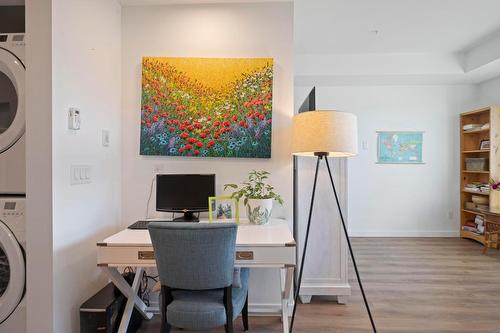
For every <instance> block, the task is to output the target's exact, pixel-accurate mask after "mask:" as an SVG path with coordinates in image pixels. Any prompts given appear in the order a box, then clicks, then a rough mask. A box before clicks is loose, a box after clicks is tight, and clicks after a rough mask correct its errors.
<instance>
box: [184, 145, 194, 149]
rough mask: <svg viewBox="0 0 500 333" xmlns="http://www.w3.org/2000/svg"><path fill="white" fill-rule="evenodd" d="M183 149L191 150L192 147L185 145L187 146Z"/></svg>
mask: <svg viewBox="0 0 500 333" xmlns="http://www.w3.org/2000/svg"><path fill="white" fill-rule="evenodd" d="M184 148H185V149H186V150H191V149H193V146H192V145H190V144H187V145H185V146H184Z"/></svg>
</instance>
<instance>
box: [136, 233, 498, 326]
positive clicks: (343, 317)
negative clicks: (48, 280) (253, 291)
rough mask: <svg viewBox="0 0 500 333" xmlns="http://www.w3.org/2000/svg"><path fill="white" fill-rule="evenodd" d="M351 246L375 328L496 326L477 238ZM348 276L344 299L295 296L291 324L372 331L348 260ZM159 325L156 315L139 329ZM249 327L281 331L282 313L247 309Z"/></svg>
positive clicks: (493, 261)
mask: <svg viewBox="0 0 500 333" xmlns="http://www.w3.org/2000/svg"><path fill="white" fill-rule="evenodd" d="M353 246H354V251H355V254H356V258H357V262H358V266H359V269H360V274H361V277H362V279H363V283H364V286H365V291H366V293H367V296H368V299H369V302H370V305H371V307H372V311H373V314H374V317H375V321H376V324H377V327H378V331H379V332H398V333H399V332H433V333H434V332H436V333H437V332H439V333H445V332H463V333H472V332H477V333H479V332H491V333H499V332H500V252H499V251H497V250H490V251H489V253H488V254H487V255H483V254H481V250H482V246H481V245H480V244H478V243H475V242H473V241H469V240H463V239H453V238H445V239H441V238H357V239H354V240H353ZM350 277H351V278H350V280H351V286H352V287H353V296H352V297H351V298H350V301H349V304H347V305H339V304H336V303H334V302H331V301H330V300H326V299H322V298H316V299H315V298H313V301H312V303H311V304H300V305H299V308H298V310H297V313H298V316H297V318H296V325H295V328H296V329H295V330H294V332H297V333H299V332H302V333H306V332H307V333H323V332H324V333H329V332H371V329H370V326H369V321H368V318H367V316H366V312H365V309H364V307H363V302H362V298H361V294H360V292H359V288H358V286H357V283H356V280H355V279H354V274H353V271H352V267H351V273H350ZM159 327H160V326H159V318H157V316H155V319H153V320H152V321H150V322H147V323H144V324H143V327H142V329H141V330H140V331H139V332H141V333H146V332H151V333H152V332H159ZM223 331H224V330H223V329H217V330H212V331H209V332H211V333H215V332H223ZM239 331H242V324H241V320H240V319H238V320H237V321H235V332H239ZM176 332H185V331H176ZM250 332H253V333H264V332H266V333H274V332H276V333H278V332H282V331H281V324H280V320H279V318H278V317H250Z"/></svg>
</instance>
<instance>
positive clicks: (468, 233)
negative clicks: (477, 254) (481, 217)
mask: <svg viewBox="0 0 500 333" xmlns="http://www.w3.org/2000/svg"><path fill="white" fill-rule="evenodd" d="M460 237H462V238H469V239H473V240H475V241H477V242H479V243H481V244H484V235H480V234H476V233H475V232H472V231H466V230H461V231H460Z"/></svg>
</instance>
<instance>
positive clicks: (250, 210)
mask: <svg viewBox="0 0 500 333" xmlns="http://www.w3.org/2000/svg"><path fill="white" fill-rule="evenodd" d="M272 210H273V199H248V203H247V217H248V220H249V221H250V223H254V224H267V223H269V218H270V217H271V211H272Z"/></svg>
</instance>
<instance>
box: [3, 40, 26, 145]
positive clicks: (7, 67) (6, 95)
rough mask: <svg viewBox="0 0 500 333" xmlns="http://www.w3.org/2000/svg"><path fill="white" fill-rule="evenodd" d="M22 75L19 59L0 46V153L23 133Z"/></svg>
mask: <svg viewBox="0 0 500 333" xmlns="http://www.w3.org/2000/svg"><path fill="white" fill-rule="evenodd" d="M24 76H25V69H24V65H23V64H22V63H21V61H20V60H19V59H18V58H17V57H15V56H14V55H13V54H12V53H10V52H9V51H7V50H5V49H3V48H0V153H2V152H4V151H5V150H7V149H9V148H10V147H11V146H12V145H14V143H16V142H17V140H19V138H20V137H21V136H22V135H23V134H24V130H25V114H24V80H25V79H24Z"/></svg>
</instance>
